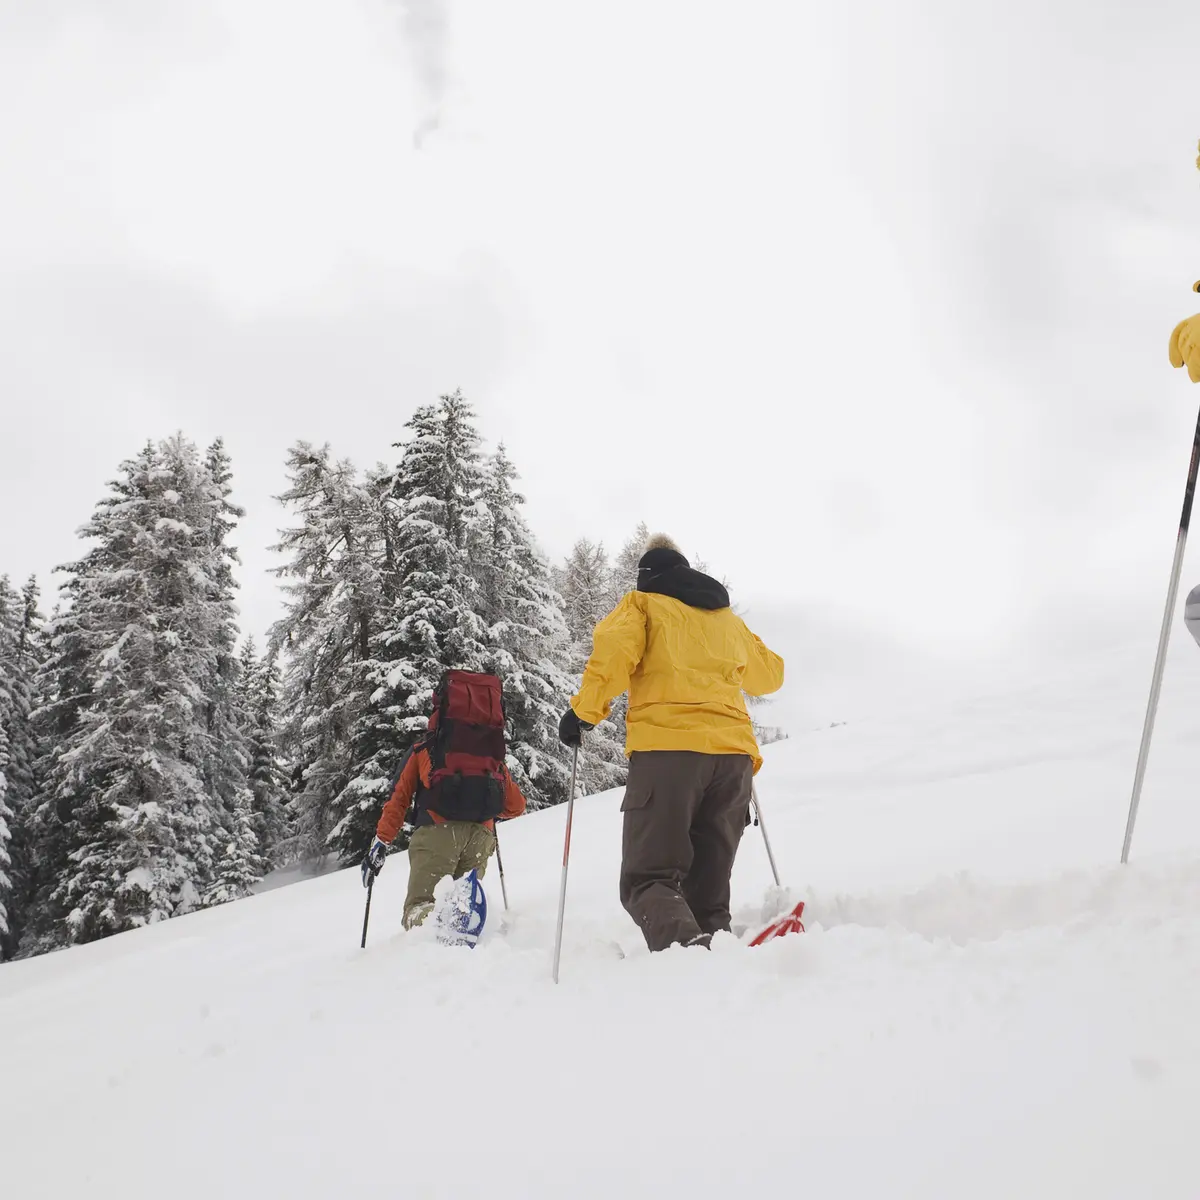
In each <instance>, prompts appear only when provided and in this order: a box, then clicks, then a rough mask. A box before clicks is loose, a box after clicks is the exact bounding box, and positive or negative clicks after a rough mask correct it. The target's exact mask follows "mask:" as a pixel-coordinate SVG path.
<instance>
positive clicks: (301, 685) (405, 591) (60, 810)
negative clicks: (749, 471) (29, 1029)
mask: <svg viewBox="0 0 1200 1200" xmlns="http://www.w3.org/2000/svg"><path fill="white" fill-rule="evenodd" d="M405 428H406V435H405V436H404V438H403V439H402V440H401V441H400V442H398V443H396V451H397V454H396V462H395V465H394V466H392V467H384V466H376V467H374V468H372V469H370V470H367V471H360V470H359V469H357V468H356V467H355V466H354V465H353V464H352V463H350V462H348V461H346V460H345V459H339V458H336V457H335V456H334V455H333V453H332V451H331V450H330V448H329V447H328V446H320V447H317V446H313V445H309V444H308V443H303V442H300V443H297V444H296V445H294V446H293V447H292V448H291V450H290V451H289V453H288V458H287V475H288V486H287V489H286V491H285V492H284V493H283V495H282V496H280V497H279V500H280V501H281V503H282V505H283V507H284V510H285V513H286V518H285V528H284V529H283V530H282V532H281V535H280V539H279V543H278V546H277V547H276V549H277V550H278V551H279V552H280V554H281V555H282V557H283V560H284V564H285V565H283V566H282V567H281V568H279V572H278V573H279V575H280V581H281V585H282V589H283V600H284V604H283V616H282V617H281V619H280V620H279V621H278V622H277V623H276V624H275V625H274V627H273V628H272V629H271V630H270V631H269V634H268V636H267V637H266V639H265V641H264V642H263V644H262V646H261V649H260V648H259V646H258V645H256V642H255V640H254V639H253V638H252V637H250V636H245V637H243V634H242V631H241V630H240V628H239V625H238V617H237V608H236V604H235V597H236V592H237V580H236V577H235V572H236V570H237V568H238V565H239V559H238V555H237V551H236V549H235V546H234V542H235V536H236V529H237V525H238V521H239V519H240V518H241V517H242V516H243V515H244V514H243V512H242V510H241V509H239V508H238V507H237V506H236V505H235V504H234V503H233V501H232V499H231V495H232V478H233V476H232V468H231V464H230V461H229V458H228V456H227V454H226V452H225V449H224V447H223V446H222V444H221V443H220V442H219V441H218V442H217V443H215V444H214V445H213V446H211V447H209V448H208V450H207V451H206V452H204V453H201V452H200V451H199V450H198V448H197V447H196V446H194V445H193V444H191V443H190V442H189V441H187V440H186V439H185V438H184V437H182V436H176V437H174V438H171V439H168V440H166V441H163V442H159V443H149V444H147V445H146V446H145V447H144V448H143V449H142V450H141V451H140V453H138V454H137V455H136V456H135V457H134V458H132V459H130V460H128V461H127V462H124V463H122V464H121V466H120V468H119V470H118V472H117V476H116V478H115V479H114V480H113V481H112V482H111V483H110V485H109V490H108V493H107V494H106V495H105V496H104V497H103V498H102V499H101V500H100V501H99V503H98V504H97V505H96V508H95V511H94V512H93V514H92V516H91V519H90V520H89V521H88V522H87V524H85V525H84V526H83V527H82V529H81V530H80V535H81V537H82V538H84V539H85V542H86V543H87V545H86V548H85V549H84V550H83V551H82V556H81V557H80V558H79V559H78V560H77V561H75V562H73V563H70V564H68V565H66V566H64V567H62V568H60V570H61V571H62V572H63V573H64V574H65V581H64V583H63V584H62V586H61V588H60V593H59V598H58V600H57V603H56V604H55V605H54V608H53V611H52V613H51V614H50V615H49V616H48V617H46V616H45V615H44V614H43V612H42V609H41V604H40V599H39V594H38V589H37V585H36V583H35V582H34V581H30V582H29V583H28V584H27V585H26V586H25V587H24V588H23V589H20V590H18V589H16V588H14V587H13V586H12V585H11V584H10V583H9V581H8V579H7V578H6V577H5V578H2V579H0V957H3V958H12V957H18V956H26V955H30V954H36V953H40V952H43V951H46V950H50V949H55V948H57V947H60V946H63V945H67V944H70V943H73V942H85V941H91V940H94V939H96V938H100V937H104V936H107V935H108V934H111V933H116V932H120V931H122V930H125V929H131V928H135V927H138V926H141V925H146V924H149V923H152V922H155V921H159V920H163V919H165V918H168V917H171V916H174V915H177V914H180V913H185V912H189V911H193V910H195V909H197V908H202V907H205V906H209V905H214V904H220V903H223V902H225V901H227V900H231V899H235V898H237V897H239V896H243V895H245V894H246V893H247V892H248V891H249V889H250V888H251V887H252V886H253V884H254V882H255V881H256V880H257V879H259V878H260V877H261V876H262V875H263V874H264V873H265V872H266V871H268V870H269V869H272V868H274V867H279V866H285V865H288V864H290V863H294V862H296V861H299V860H310V859H314V858H320V857H323V856H325V855H328V854H334V855H337V856H338V858H339V859H340V860H341V861H343V862H350V861H354V860H355V859H357V858H358V857H359V856H360V855H361V853H362V852H363V850H364V848H365V846H366V845H367V843H368V842H369V840H370V836H371V833H372V831H373V829H374V825H375V821H376V819H377V816H378V812H379V808H380V806H381V805H382V803H383V801H384V799H385V795H386V791H387V787H388V782H389V780H390V778H391V776H392V773H393V771H394V769H395V767H396V764H397V763H398V762H399V760H400V758H401V756H402V755H403V753H404V751H405V750H406V749H407V748H408V747H409V746H410V745H412V744H413V742H415V741H416V740H418V739H419V738H420V736H421V734H422V732H423V731H424V729H425V723H426V719H427V716H428V706H429V696H430V693H431V691H432V690H433V687H434V685H435V683H436V681H437V680H438V678H439V677H440V675H441V673H442V671H443V670H444V669H446V668H447V667H459V668H464V669H467V670H478V671H492V672H495V673H497V674H498V675H500V676H501V678H502V679H503V680H504V686H505V703H506V712H507V716H508V721H509V756H510V758H509V762H510V768H511V770H512V772H513V775H514V777H515V778H516V780H517V782H518V784H519V785H520V787H521V789H522V790H523V791H524V793H525V795H526V796H527V797H528V799H529V801H530V807H531V808H540V807H544V806H546V805H551V804H557V803H559V802H561V801H562V800H564V799H565V798H566V791H567V786H568V778H569V771H570V762H569V758H568V755H567V753H566V751H564V749H563V748H562V747H561V746H560V745H559V743H558V740H557V726H558V719H559V716H560V715H561V713H562V711H563V709H564V707H565V705H566V704H567V701H568V698H569V696H570V695H571V694H572V692H573V691H574V690H575V688H576V686H577V682H578V675H579V672H580V670H581V669H582V666H583V662H584V660H585V659H586V657H587V654H588V652H589V649H590V645H591V632H592V628H593V626H594V624H595V623H596V621H597V620H598V619H599V618H600V617H602V616H603V615H604V614H605V612H607V611H608V609H609V608H611V606H612V605H613V604H614V603H615V602H616V600H617V599H618V598H619V597H620V595H621V594H622V593H623V592H624V591H626V590H628V589H629V588H631V587H633V586H634V583H635V580H636V564H637V558H638V556H639V554H640V551H641V546H642V544H643V542H644V540H645V529H644V527H643V528H642V529H639V530H638V531H636V532H635V533H634V535H633V536H632V537H631V539H630V540H629V542H628V543H627V544H626V545H625V546H624V547H623V548H622V549H621V550H620V552H619V553H618V554H616V556H615V557H614V558H613V560H612V561H611V562H610V561H609V559H608V556H607V555H606V553H605V552H604V550H603V548H602V547H600V546H597V545H593V544H592V543H590V542H588V541H586V540H582V541H580V542H579V543H577V544H576V546H575V547H574V549H573V551H572V553H571V555H570V556H569V558H568V559H567V560H566V561H565V562H564V563H562V564H561V565H560V566H557V567H552V566H551V564H550V563H549V562H548V561H547V559H546V557H545V556H544V555H543V554H542V552H541V551H540V550H539V548H538V545H537V542H536V540H535V539H534V537H533V535H532V533H531V531H530V529H529V527H528V525H527V523H526V521H525V518H524V516H523V508H524V500H523V498H522V496H521V495H520V493H519V491H518V490H517V478H518V476H517V472H516V470H515V468H514V466H513V464H512V462H511V461H510V460H509V458H508V456H507V454H506V453H505V450H504V447H503V445H500V446H498V447H497V448H496V449H495V451H494V452H491V453H485V451H484V448H483V442H482V438H481V436H480V433H479V430H478V428H477V424H476V419H475V414H474V412H473V411H472V408H471V406H470V405H469V403H468V402H467V401H466V400H465V399H464V398H463V397H462V395H461V394H460V393H455V394H453V395H447V396H442V397H440V398H439V400H438V401H437V403H436V404H431V405H426V406H423V407H421V408H419V409H418V410H417V411H416V412H415V413H414V414H413V416H412V418H411V420H409V421H408V423H407V425H406V427H405ZM623 703H624V702H623V701H622V702H620V703H619V704H618V706H617V707H616V709H615V711H614V713H613V718H612V720H610V721H608V722H605V723H604V724H603V725H601V726H600V727H599V728H598V729H597V731H596V732H595V734H594V735H591V736H589V738H588V739H586V742H587V745H586V748H585V751H584V754H583V756H582V760H581V784H582V789H583V791H584V792H594V791H599V790H603V789H605V788H609V787H614V786H619V785H620V784H621V783H622V782H623V781H624V776H625V761H624V756H623V753H622V746H623V742H624V708H623Z"/></svg>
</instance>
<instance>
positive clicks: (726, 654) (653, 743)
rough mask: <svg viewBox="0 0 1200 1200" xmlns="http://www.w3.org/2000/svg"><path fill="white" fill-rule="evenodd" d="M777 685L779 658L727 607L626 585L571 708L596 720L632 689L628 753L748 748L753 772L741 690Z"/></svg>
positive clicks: (759, 691) (597, 637)
mask: <svg viewBox="0 0 1200 1200" xmlns="http://www.w3.org/2000/svg"><path fill="white" fill-rule="evenodd" d="M782 686H783V659H782V658H780V657H779V655H778V654H775V653H773V652H772V651H770V650H768V649H767V647H766V646H765V645H763V643H762V641H761V640H760V639H759V638H757V637H755V635H754V634H753V633H751V632H750V630H749V629H748V628H747V627H746V623H745V621H743V620H742V618H741V617H739V616H737V615H736V614H735V613H734V612H733V610H732V609H730V608H718V609H702V608H692V607H691V606H690V605H687V604H684V603H683V601H682V600H676V599H674V598H673V597H671V596H663V595H659V594H657V593H653V592H630V593H628V595H626V596H625V597H624V598H623V599H622V600H621V602H620V603H619V604H618V605H617V607H616V608H614V609H613V610H612V612H610V613H609V614H608V616H607V617H605V618H604V620H603V621H601V622H600V624H599V625H597V626H596V629H595V631H594V633H593V634H592V654H591V657H590V658H589V659H588V661H587V666H586V667H585V668H584V671H583V683H582V685H581V687H580V689H579V692H578V694H577V695H575V696H573V697H572V698H571V707H572V708H573V709H574V710H575V715H576V716H577V717H578V718H579V719H580V720H581V721H586V722H587V723H588V724H590V725H595V724H597V723H599V722H600V721H602V720H604V718H605V717H607V716H608V713H609V709H610V708H611V707H612V702H613V700H614V699H616V697H617V696H619V695H620V694H621V693H622V692H624V691H628V692H629V715H628V716H627V717H626V721H625V729H626V737H625V753H626V754H632V753H633V752H634V751H635V750H696V751H699V752H700V753H702V754H748V755H750V757H751V758H753V759H754V770H755V772H757V771H758V769H759V767H761V766H762V756H761V754H759V750H758V742H757V740H756V739H755V737H754V729H753V727H752V726H751V724H750V715H749V713H747V712H746V702H745V699H744V698H743V696H742V693H743V692H748V693H749V694H750V695H751V696H765V695H767V694H768V693H769V692H774V691H778V690H779V688H781V687H782Z"/></svg>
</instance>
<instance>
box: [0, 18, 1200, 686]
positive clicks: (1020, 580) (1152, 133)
mask: <svg viewBox="0 0 1200 1200" xmlns="http://www.w3.org/2000/svg"><path fill="white" fill-rule="evenodd" d="M1197 47H1200V4H1197V3H1195V0H1178V2H1175V3H1167V2H1165V0H1159V2H1142V3H1138V4H1133V3H1127V2H1124V0H1122V2H1110V3H1107V4H1098V3H1095V2H1088V3H1085V2H1083V0H971V2H969V3H962V2H959V0H941V2H938V3H934V2H929V0H905V2H901V0H868V2H865V3H857V4H853V5H850V4H845V5H842V4H829V3H816V2H813V0H778V2H775V3H766V2H760V3H755V2H753V0H748V2H747V3H743V4H737V5H734V4H729V3H727V2H722V3H719V4H718V3H709V2H707V0H686V2H685V0H676V2H673V3H666V2H661V0H659V2H656V0H637V2H636V3H624V2H615V0H605V2H604V3H591V2H585V0H570V2H567V0H544V2H543V3H538V4H533V3H521V2H516V0H505V2H504V3H502V4H501V3H496V2H495V0H476V2H474V3H452V2H449V0H447V2H445V3H436V2H434V0H424V2H420V0H408V3H402V2H401V0H194V2H193V0H105V3H103V4H98V3H95V2H94V0H39V2H38V3H33V2H31V0H0V114H3V119H2V120H0V404H2V405H3V433H2V435H0V436H2V443H0V445H2V457H3V463H2V466H3V472H2V475H0V514H2V521H0V571H8V572H9V573H10V574H11V575H13V576H14V577H18V578H20V577H23V576H24V575H26V574H28V573H29V572H30V571H37V572H38V573H39V574H46V573H48V571H49V568H50V567H52V566H53V565H54V564H55V563H58V562H62V561H65V560H69V559H70V558H72V557H73V556H74V555H75V554H76V553H77V549H78V543H77V541H76V539H75V537H74V530H75V529H76V528H77V527H78V526H79V525H80V524H82V522H83V521H84V520H85V519H86V518H87V516H88V514H89V513H90V511H91V508H92V506H93V504H94V503H95V501H96V500H97V499H98V498H99V497H100V496H101V495H102V494H103V492H104V485H105V482H106V480H108V479H110V478H111V477H112V476H113V474H114V471H115V468H116V466H117V464H118V463H119V462H120V461H121V460H122V459H123V458H126V457H128V456H130V455H131V454H133V453H134V452H135V451H136V450H137V448H138V447H139V445H140V444H141V443H142V442H143V441H144V440H145V439H146V438H147V437H148V436H150V437H161V436H164V435H167V434H169V433H171V432H173V431H174V430H176V429H181V430H183V431H184V432H185V433H186V434H188V435H189V436H190V437H192V438H193V439H195V440H197V441H199V442H201V443H204V442H207V441H209V440H211V439H212V438H213V437H215V436H216V435H218V434H220V435H222V436H224V437H225V439H226V441H227V443H228V446H229V449H230V451H231V453H232V455H233V458H234V468H235V472H236V475H235V481H236V486H237V498H238V499H239V500H240V502H241V503H242V504H243V505H245V507H246V508H247V509H248V510H249V515H248V516H247V519H246V521H245V522H244V524H243V526H242V530H241V538H240V544H241V549H242V554H243V559H244V564H245V565H244V570H243V573H242V585H243V588H242V606H243V610H244V614H245V624H246V627H247V628H248V629H249V630H251V631H254V632H261V631H263V630H264V629H265V628H266V626H267V625H268V624H269V623H270V621H271V619H272V618H273V616H274V615H275V605H276V600H275V594H274V590H273V589H274V584H273V582H272V581H271V580H270V578H269V577H267V576H266V574H265V571H266V568H267V567H268V566H269V565H270V559H269V556H268V555H267V553H266V547H267V545H268V544H269V543H270V542H271V541H272V540H273V537H274V532H275V530H276V529H277V528H278V526H279V524H280V522H281V519H282V513H281V510H280V509H279V507H278V505H276V504H275V503H274V501H273V500H272V499H271V497H272V496H274V495H276V494H277V493H278V492H279V491H280V490H281V489H282V487H283V472H282V463H283V459H284V454H285V450H286V448H287V446H288V445H289V444H290V443H291V442H293V441H294V440H296V439H297V438H307V439H310V440H313V441H317V442H324V441H328V442H330V443H331V444H332V445H333V447H334V448H335V449H336V451H337V452H338V453H340V454H344V455H348V456H349V457H351V458H353V459H354V460H355V461H357V462H359V463H360V464H361V465H364V466H366V465H369V464H371V463H373V462H375V461H378V460H388V461H391V460H392V459H393V458H394V455H395V452H394V451H393V450H392V449H391V444H392V443H393V442H394V441H396V440H397V439H398V438H399V437H400V436H402V432H403V429H402V427H403V424H404V421H405V420H406V419H407V417H408V416H409V415H410V413H411V412H412V410H413V408H414V407H415V406H416V405H417V404H419V403H423V402H426V401H429V400H431V399H433V398H434V397H435V396H436V395H437V394H438V393H439V392H442V391H449V390H453V389H454V388H455V387H462V388H463V390H464V391H465V392H466V394H467V395H468V396H469V397H470V398H471V399H472V400H473V401H474V403H475V404H476V406H477V407H478V410H479V412H480V417H481V424H482V428H483V432H484V434H485V436H486V437H487V438H488V439H489V440H491V441H493V442H494V441H495V440H497V439H499V438H500V437H503V438H504V439H505V441H506V442H507V443H508V446H509V449H510V452H511V454H512V456H513V458H514V460H515V461H516V463H517V466H518V468H519V469H520V470H521V472H522V475H523V477H524V478H523V487H524V491H525V493H526V495H527V496H528V499H529V517H530V520H531V523H532V525H533V527H534V529H535V530H536V532H537V533H538V535H539V536H540V538H541V539H542V541H543V544H544V545H545V547H546V549H547V550H548V551H549V552H550V553H552V554H553V555H555V556H559V555H562V554H564V553H565V552H566V550H567V549H568V548H569V546H570V543H571V542H572V541H573V540H574V539H575V538H576V537H577V536H579V535H583V534H586V535H588V536H591V537H592V538H594V539H603V540H604V541H605V542H606V543H607V544H610V545H612V546H614V547H615V546H617V545H619V543H620V542H621V541H622V540H623V539H624V537H625V536H627V534H628V532H629V531H630V530H631V529H632V528H633V527H634V526H635V525H636V523H637V522H638V521H639V520H645V521H647V522H648V523H649V524H650V525H651V526H652V527H660V528H664V529H666V530H668V531H669V532H671V533H672V534H674V536H675V537H676V538H678V539H679V540H680V541H681V542H682V543H683V544H684V546H685V548H686V549H694V550H696V551H699V552H702V553H703V555H704V557H705V558H706V560H707V561H708V562H709V563H710V564H711V566H712V567H713V568H714V569H715V570H716V571H717V572H718V573H720V574H723V575H725V576H727V577H728V578H729V579H730V580H731V581H732V583H733V585H734V591H735V597H736V598H737V599H738V600H739V601H740V602H742V603H743V604H744V605H746V606H748V607H749V608H750V610H751V612H754V611H758V612H760V613H762V614H763V617H764V619H768V616H769V620H770V623H771V625H772V627H773V628H777V629H782V630H784V631H785V632H783V633H781V634H780V637H782V638H783V639H784V640H785V641H787V640H788V636H789V635H788V634H787V632H786V630H787V629H788V626H789V620H788V618H787V615H786V614H789V613H792V614H795V621H794V622H793V623H792V624H793V625H795V624H796V623H801V622H804V621H808V620H810V619H811V625H810V626H809V627H808V629H807V632H806V633H803V635H802V632H801V631H800V630H798V629H797V630H795V634H794V636H795V639H796V644H797V645H798V646H804V647H807V648H810V649H811V648H812V647H811V639H812V631H813V630H814V629H819V628H821V627H822V622H825V621H828V622H832V623H834V624H836V625H837V627H838V628H840V629H841V630H843V632H844V631H846V630H851V631H852V630H855V629H860V630H861V631H862V646H863V647H869V646H875V645H876V644H880V645H882V644H889V645H893V646H896V647H903V653H904V654H908V653H910V652H911V653H916V654H921V653H928V654H934V655H937V656H939V657H940V658H950V659H953V658H955V657H968V656H971V655H979V654H984V653H989V652H990V653H1001V652H1004V653H1006V652H1008V650H1009V648H1010V647H1011V646H1012V645H1014V644H1025V645H1031V644H1040V642H1039V641H1036V640H1035V639H1040V641H1041V642H1044V641H1045V640H1047V639H1049V640H1051V641H1054V640H1057V639H1059V638H1066V639H1072V638H1074V639H1082V640H1084V641H1086V640H1087V639H1088V638H1089V637H1109V636H1114V635H1118V634H1120V632H1121V631H1122V630H1123V629H1124V628H1125V626H1126V625H1129V626H1130V627H1136V628H1138V629H1144V630H1145V631H1146V636H1147V637H1148V638H1149V639H1150V641H1151V643H1152V641H1153V637H1154V636H1155V634H1156V632H1157V623H1158V620H1159V616H1160V612H1159V609H1160V606H1161V601H1162V596H1163V593H1164V589H1165V585H1166V575H1167V571H1168V567H1169V563H1170V555H1171V550H1172V545H1173V537H1174V528H1175V523H1176V521H1177V519H1178V507H1179V503H1180V500H1181V497H1182V486H1183V476H1184V473H1185V471H1186V466H1187V458H1188V452H1189V445H1190V440H1191V432H1192V428H1193V424H1194V421H1195V406H1196V404H1197V402H1198V401H1200V388H1192V389H1191V390H1189V386H1190V385H1188V384H1187V383H1186V380H1185V377H1184V375H1183V373H1181V372H1172V371H1171V370H1170V368H1169V367H1168V365H1167V360H1166V342H1167V337H1168V334H1169V333H1170V330H1171V328H1172V326H1173V325H1174V324H1175V323H1176V322H1177V321H1178V320H1179V319H1181V318H1182V317H1183V316H1186V315H1189V314H1190V313H1191V312H1194V311H1195V310H1196V307H1197V303H1196V297H1195V296H1193V295H1192V294H1191V292H1190V285H1191V283H1192V281H1193V280H1194V279H1196V278H1198V277H1200V174H1198V173H1197V171H1196V169H1195V166H1194V159H1195V153H1196V141H1197V138H1200V80H1198V77H1197V72H1196V69H1195V56H1196V52H1197ZM1198 553H1200V552H1198ZM1197 581H1200V558H1195V557H1193V558H1192V560H1191V564H1190V570H1189V573H1188V575H1187V577H1186V578H1185V580H1184V586H1185V590H1186V588H1187V587H1188V586H1190V585H1191V583H1193V582H1197ZM781 614H783V615H782V616H781ZM849 636H851V637H852V636H853V635H852V634H851V635H849ZM786 648H787V647H785V649H786ZM796 665H797V667H798V668H799V669H800V670H801V671H802V669H803V664H800V663H797V664H796ZM799 678H800V675H796V674H794V675H792V676H791V679H793V680H799Z"/></svg>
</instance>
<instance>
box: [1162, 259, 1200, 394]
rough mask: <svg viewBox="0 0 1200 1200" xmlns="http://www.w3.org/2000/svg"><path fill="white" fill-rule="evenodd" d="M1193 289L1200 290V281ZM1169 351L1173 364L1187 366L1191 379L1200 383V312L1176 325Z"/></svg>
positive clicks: (1174, 365)
mask: <svg viewBox="0 0 1200 1200" xmlns="http://www.w3.org/2000/svg"><path fill="white" fill-rule="evenodd" d="M1193 290H1194V291H1197V292H1200V283H1197V284H1196V286H1195V288H1194V289H1193ZM1167 353H1168V354H1169V355H1170V358H1171V366H1173V367H1187V370H1188V377H1189V378H1190V379H1191V381H1192V382H1193V383H1200V313H1197V314H1196V315H1195V316H1194V317H1188V318H1187V320H1185V321H1180V322H1179V324H1178V325H1176V326H1175V329H1174V332H1172V334H1171V343H1170V346H1169V347H1168V350H1167Z"/></svg>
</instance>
